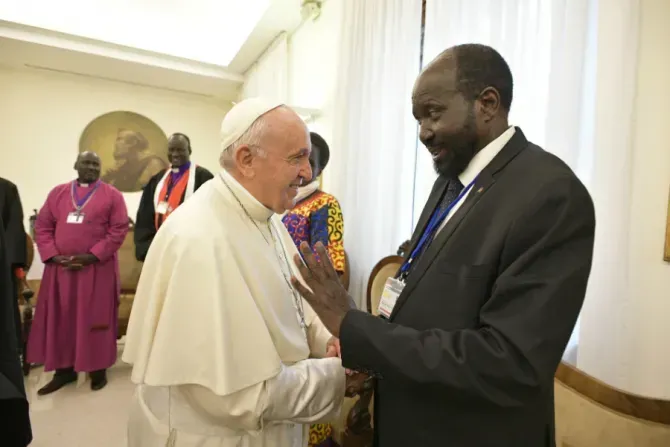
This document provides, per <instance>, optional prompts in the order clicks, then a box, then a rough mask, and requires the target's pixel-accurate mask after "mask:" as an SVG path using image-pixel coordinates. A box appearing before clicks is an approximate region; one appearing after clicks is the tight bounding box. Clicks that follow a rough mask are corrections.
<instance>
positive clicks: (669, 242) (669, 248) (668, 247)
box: [663, 195, 670, 262]
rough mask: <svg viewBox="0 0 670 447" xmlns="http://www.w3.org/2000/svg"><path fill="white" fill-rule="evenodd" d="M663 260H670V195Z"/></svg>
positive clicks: (669, 197)
mask: <svg viewBox="0 0 670 447" xmlns="http://www.w3.org/2000/svg"><path fill="white" fill-rule="evenodd" d="M663 260H664V261H665V262H670V195H668V211H667V214H666V218H665V248H664V250H663Z"/></svg>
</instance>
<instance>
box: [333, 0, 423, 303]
mask: <svg viewBox="0 0 670 447" xmlns="http://www.w3.org/2000/svg"><path fill="white" fill-rule="evenodd" d="M341 1H342V2H343V5H342V7H343V11H342V24H341V36H342V37H341V46H340V50H339V51H340V53H339V58H338V60H339V67H338V73H337V84H336V86H337V89H336V90H337V93H336V96H335V99H334V116H333V136H332V144H331V146H332V147H333V150H332V153H333V154H334V155H335V154H336V155H337V156H333V157H331V161H330V164H329V165H328V172H327V174H326V175H325V176H324V189H325V190H326V191H328V192H330V193H332V194H334V195H335V196H336V197H337V198H338V199H339V200H340V202H341V205H342V211H343V213H344V221H345V231H344V238H345V239H344V241H345V249H346V251H347V253H348V255H349V260H350V264H351V284H350V288H349V290H350V292H351V294H352V296H353V297H354V299H355V300H356V301H357V302H358V304H359V306H361V307H363V306H365V290H366V287H367V281H368V277H369V275H370V272H371V270H372V268H373V267H374V265H375V264H376V263H377V262H378V261H379V260H380V259H381V258H382V257H384V256H388V255H389V254H392V253H394V252H395V250H396V249H397V248H398V246H399V245H400V244H401V243H402V242H403V241H404V240H405V239H407V238H408V237H409V235H410V234H411V209H412V205H411V203H412V199H413V194H412V189H413V178H414V155H415V148H416V137H417V127H416V122H415V121H414V119H413V118H412V113H411V92H412V87H413V85H414V80H415V79H416V76H417V75H418V73H419V56H420V31H421V2H420V1H408V0H365V1H362V0H341Z"/></svg>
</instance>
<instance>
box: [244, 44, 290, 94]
mask: <svg viewBox="0 0 670 447" xmlns="http://www.w3.org/2000/svg"><path fill="white" fill-rule="evenodd" d="M288 76H289V64H288V42H287V36H286V33H282V34H281V35H279V36H278V37H277V38H276V39H275V41H274V42H273V43H272V45H270V46H269V47H268V49H267V50H266V51H265V53H263V55H262V56H261V57H260V58H259V59H258V60H257V61H256V62H255V63H254V64H253V65H252V66H251V67H250V68H249V69H248V70H247V72H246V73H245V74H244V85H243V86H242V90H241V92H240V96H241V98H240V99H247V98H253V97H262V98H266V99H269V100H276V101H280V102H283V103H288V100H289V97H288Z"/></svg>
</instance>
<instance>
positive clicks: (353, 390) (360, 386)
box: [344, 373, 370, 397]
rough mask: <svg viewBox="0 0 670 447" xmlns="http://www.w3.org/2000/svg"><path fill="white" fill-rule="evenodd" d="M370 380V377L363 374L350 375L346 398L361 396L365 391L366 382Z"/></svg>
mask: <svg viewBox="0 0 670 447" xmlns="http://www.w3.org/2000/svg"><path fill="white" fill-rule="evenodd" d="M369 378H370V376H368V375H367V374H363V373H354V374H352V375H348V376H347V379H346V385H345V388H344V395H345V396H346V397H354V396H356V395H357V394H360V393H361V392H362V391H364V390H365V386H366V380H368V379H369Z"/></svg>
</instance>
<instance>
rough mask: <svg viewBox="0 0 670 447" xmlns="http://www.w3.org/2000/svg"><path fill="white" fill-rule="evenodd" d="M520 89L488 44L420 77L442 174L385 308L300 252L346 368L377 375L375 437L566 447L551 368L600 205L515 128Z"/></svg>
mask: <svg viewBox="0 0 670 447" xmlns="http://www.w3.org/2000/svg"><path fill="white" fill-rule="evenodd" d="M512 85H513V82H512V74H511V72H510V69H509V67H508V66H507V64H506V62H505V61H504V59H503V58H502V57H501V56H500V54H498V53H497V52H496V51H495V50H493V49H492V48H490V47H487V46H483V45H460V46H457V47H453V48H450V49H449V50H447V51H445V52H444V53H442V54H441V55H440V56H438V58H437V59H436V60H435V61H433V62H432V63H431V64H430V65H429V66H428V67H426V69H425V70H424V71H423V72H422V74H421V75H420V77H419V79H418V80H417V82H416V85H415V88H414V92H413V97H412V101H413V112H414V115H415V117H416V119H417V120H418V122H419V125H420V138H421V141H422V142H423V143H424V144H425V146H426V147H427V148H428V150H429V151H430V153H431V154H432V156H433V161H434V164H435V168H436V170H437V172H438V173H439V178H438V179H437V181H436V182H435V186H434V187H433V191H432V193H431V195H430V198H429V199H428V202H427V204H426V206H425V208H424V211H423V214H422V216H421V218H420V221H419V223H418V226H417V228H416V231H415V234H414V235H413V238H412V242H411V246H410V250H409V255H408V256H407V257H406V261H405V265H404V266H403V268H402V269H401V271H400V272H399V276H398V278H397V279H391V280H389V283H387V289H386V292H387V293H386V296H385V297H384V298H383V299H382V302H383V303H384V305H383V306H380V310H382V313H384V310H385V309H386V314H387V315H388V318H379V317H374V316H372V315H370V314H368V313H365V312H361V311H358V310H354V308H353V307H354V306H353V305H352V301H351V299H350V298H349V296H348V295H347V293H346V291H344V289H343V288H342V286H341V285H340V284H339V283H338V281H337V277H336V275H335V274H334V273H333V270H332V268H331V266H329V265H327V264H326V265H323V264H320V263H319V261H317V260H316V258H315V257H314V256H313V254H312V253H311V251H310V250H309V248H308V247H301V251H302V254H303V257H304V259H305V265H303V264H301V263H300V262H299V261H300V260H299V259H297V260H296V263H297V264H298V265H299V268H300V270H301V274H302V275H303V276H304V277H305V280H306V283H307V285H308V286H309V288H310V289H311V292H310V291H309V290H307V289H306V288H305V287H302V286H301V285H300V284H299V283H298V282H296V281H294V286H295V287H297V288H298V289H299V290H300V292H301V293H302V294H303V296H304V297H305V298H306V299H307V301H308V302H309V303H310V304H311V305H312V307H313V308H314V310H315V311H316V312H317V314H319V316H320V317H321V320H322V321H323V322H324V324H325V325H326V327H328V329H329V330H330V331H331V332H332V334H333V335H335V336H336V337H339V338H340V343H341V356H342V362H343V364H344V366H345V367H347V368H351V369H353V370H358V371H361V372H363V373H366V374H368V375H370V376H372V377H374V378H376V387H375V412H374V415H375V423H374V427H375V445H377V446H381V447H396V446H397V447H406V446H412V447H422V446H426V447H429V446H436V445H444V446H449V447H548V446H554V445H555V440H554V398H553V378H554V374H555V372H556V368H557V367H558V364H559V362H560V360H561V356H562V354H563V351H564V349H565V346H566V344H567V342H568V339H569V338H570V334H571V333H572V330H573V328H574V325H575V322H576V320H577V316H578V314H579V311H580V309H581V306H582V303H583V300H584V295H585V292H586V284H587V281H588V277H589V272H590V269H591V259H592V253H593V239H594V231H595V216H594V209H593V203H592V201H591V198H590V196H589V194H588V192H587V191H586V189H585V187H584V186H583V185H582V183H581V182H580V181H579V180H578V179H577V177H576V176H575V175H574V173H573V172H572V171H571V170H570V169H569V168H568V167H567V166H566V165H565V164H564V163H563V162H562V161H561V160H559V159H558V158H556V157H555V156H553V155H551V154H550V153H548V152H545V151H544V150H542V149H541V148H540V147H538V146H536V145H534V144H532V143H530V142H529V141H528V140H526V137H525V136H524V135H523V133H522V132H521V130H520V129H519V128H514V127H510V126H509V125H508V122H507V117H508V112H509V110H510V106H511V103H512ZM321 252H322V248H321V247H317V253H319V254H322V253H321ZM320 259H326V257H325V256H321V257H320ZM382 307H385V309H382Z"/></svg>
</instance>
